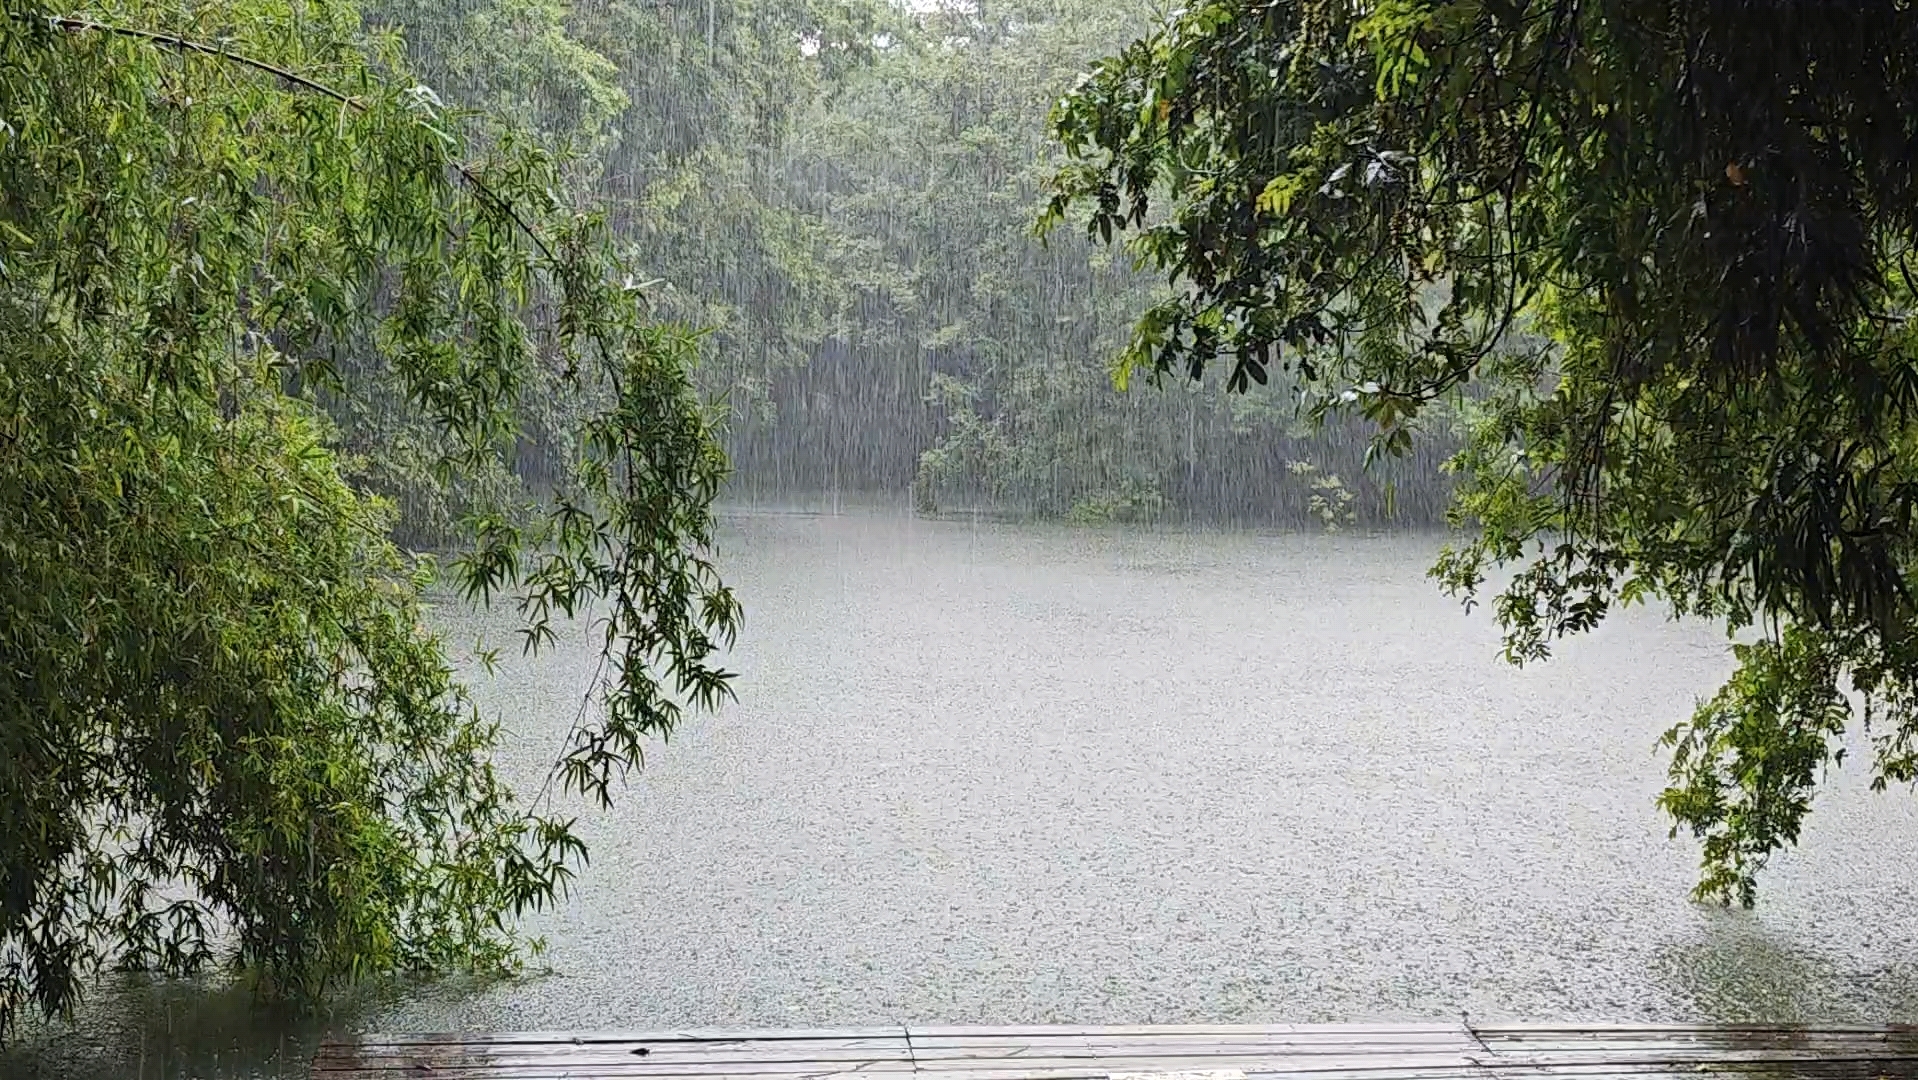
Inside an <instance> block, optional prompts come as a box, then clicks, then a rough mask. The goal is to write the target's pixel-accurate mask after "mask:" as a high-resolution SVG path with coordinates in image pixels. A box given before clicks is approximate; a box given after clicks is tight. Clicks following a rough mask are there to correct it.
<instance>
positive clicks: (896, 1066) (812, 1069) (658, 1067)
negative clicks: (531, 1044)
mask: <svg viewBox="0 0 1918 1080" xmlns="http://www.w3.org/2000/svg"><path fill="white" fill-rule="evenodd" d="M576 1073H577V1074H591V1075H593V1076H606V1077H623V1078H627V1080H632V1078H637V1077H672V1076H683V1077H720V1076H758V1077H767V1078H769V1080H793V1078H796V1077H809V1076H819V1075H825V1074H841V1073H843V1074H848V1075H851V1074H857V1075H860V1076H886V1075H896V1076H911V1075H916V1074H915V1073H914V1070H913V1065H912V1062H910V1061H873V1062H836V1063H835V1062H819V1061H712V1062H693V1063H684V1062H682V1063H678V1064H664V1065H662V1064H654V1063H649V1062H647V1061H646V1060H645V1059H643V1058H638V1059H634V1060H632V1061H628V1062H597V1061H575V1060H572V1059H569V1058H549V1059H547V1060H544V1061H528V1060H520V1061H475V1060H471V1059H455V1060H451V1061H434V1060H430V1059H422V1060H418V1061H414V1062H410V1063H407V1064H404V1065H388V1066H383V1067H374V1068H355V1067H350V1066H348V1067H340V1068H329V1069H324V1070H321V1069H315V1070H314V1073H313V1075H314V1076H316V1077H317V1076H325V1077H328V1078H333V1077H344V1076H353V1077H368V1078H383V1080H394V1078H395V1077H434V1078H439V1080H453V1078H475V1077H485V1078H487V1080H495V1078H498V1080H504V1078H511V1077H532V1076H553V1075H566V1076H571V1075H574V1074H576Z"/></svg>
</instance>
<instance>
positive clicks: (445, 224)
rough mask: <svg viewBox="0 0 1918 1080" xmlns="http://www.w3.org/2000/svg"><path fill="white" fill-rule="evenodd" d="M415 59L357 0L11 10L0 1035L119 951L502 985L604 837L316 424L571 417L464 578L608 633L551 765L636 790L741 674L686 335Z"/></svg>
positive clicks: (500, 423)
mask: <svg viewBox="0 0 1918 1080" xmlns="http://www.w3.org/2000/svg"><path fill="white" fill-rule="evenodd" d="M407 70H408V69H407V65H406V62H405V61H404V59H403V58H402V57H401V55H400V53H399V51H398V49H397V48H395V47H394V46H393V43H391V42H390V41H389V42H387V43H386V44H385V45H384V46H381V45H380V44H379V43H378V42H376V41H372V40H369V38H368V36H367V34H366V33H365V32H364V30H363V27H362V23H361V15H360V13H359V12H358V11H357V10H356V9H355V8H354V7H353V6H352V5H351V4H348V3H313V2H307V3H297V4H284V3H279V2H277V0H220V2H215V3H203V4H194V5H191V6H180V5H173V4H149V3H144V2H141V0H132V2H127V3H114V4H102V5H97V6H95V7H93V8H91V9H88V10H87V11H86V12H85V13H83V14H74V13H73V12H71V11H59V12H55V11H51V10H48V9H46V8H44V7H41V6H40V5H38V4H35V3H32V2H28V3H26V4H24V5H22V4H17V3H16V4H12V5H10V6H9V8H8V13H7V16H6V17H5V18H0V103H4V104H0V505H4V506H5V507H6V512H5V514H4V516H3V517H0V570H4V573H0V657H4V661H0V664H3V665H4V667H3V668H0V1035H4V1033H5V1032H6V1030H7V1029H8V1027H9V1026H10V1025H11V1024H12V1023H14V1022H15V1021H16V1020H17V1019H18V1018H19V1016H20V1015H21V1013H22V1011H23V1010H28V1009H34V1010H41V1011H45V1012H49V1013H61V1012H65V1011H67V1010H69V1009H70V1008H71V1006H72V1004H73V1002H74V999H75V996H76V994H77V993H78V992H79V990H80V988H81V986H82V984H83V980H84V979H85V977H86V976H87V974H88V973H89V972H92V971H94V970H97V969H99V968H100V967H102V966H104V965H108V964H117V965H122V966H127V967H131V968H139V969H149V970H156V971H161V972H166V973H184V972H190V971H194V970H197V969H200V968H203V967H205V966H207V965H209V964H211V963H214V962H215V961H216V960H222V959H225V960H230V961H232V962H233V963H235V964H237V965H238V966H240V967H242V968H244V969H246V970H249V971H251V972H253V973H254V974H256V975H257V976H258V977H260V978H261V979H262V980H263V981H264V982H265V983H266V984H268V985H270V986H274V987H277V988H279V989H280V990H283V991H287V992H292V993H296V994H304V993H310V992H312V991H315V990H317V989H318V988H320V987H323V986H325V985H327V984H329V983H330V982H333V981H335V980H338V979H344V978H353V977H361V976H367V975H375V974H381V973H387V972H404V971H443V970H448V969H477V970H482V971H485V970H497V969H500V968H502V967H506V966H510V964H511V963H512V962H513V959H514V956H515V946H514V944H513V941H512V939H511V936H510V933H509V930H510V925H511V924H510V920H511V918H512V916H513V915H515V914H516V913H518V912H521V911H523V910H525V909H527V908H529V907H536V906H538V905H542V904H545V903H548V902H550V901H552V900H554V899H555V898H556V897H557V896H558V895H559V894H560V893H561V892H562V891H563V889H564V887H565V885H566V882H567V880H568V877H569V875H570V874H571V872H572V868H573V867H574V866H576V865H577V863H578V861H579V860H580V859H581V858H583V857H584V848H583V846H582V845H581V844H580V842H579V840H578V839H577V838H576V837H575V836H574V834H573V832H572V830H571V827H570V822H568V821H567V820H564V819H562V818H557V817H554V816H552V814H551V812H550V810H549V809H547V808H546V806H545V805H544V804H543V803H540V802H538V801H537V800H536V801H535V802H534V803H531V804H529V803H526V802H524V801H516V800H515V799H514V797H513V793H512V792H510V791H509V790H508V789H507V788H506V787H505V785H504V784H503V783H502V782H501V781H500V780H499V778H498V777H496V776H495V774H494V772H493V768H492V764H491V760H490V750H491V748H492V747H493V745H494V743H495V742H496V740H497V738H498V737H499V729H498V727H497V725H496V723H495V722H493V721H491V720H489V719H487V718H485V717H483V716H481V715H480V714H479V713H478V712H477V711H476V710H475V709H474V708H473V707H472V705H471V704H470V702H469V701H468V700H467V698H466V696H465V694H464V692H463V690H462V688H461V686H460V684H459V683H458V681H457V680H456V679H455V678H454V675H453V673H452V669H451V667H450V665H449V662H448V658H447V654H446V651H445V649H444V648H443V646H442V643H441V642H440V641H439V640H438V639H437V638H436V637H435V636H434V634H433V633H432V632H431V631H430V630H428V629H427V628H426V627H425V625H424V622H423V614H422V610H421V606H420V597H421V590H422V589H423V588H424V587H425V585H426V584H427V583H428V582H429V580H431V579H432V578H433V576H434V564H433V563H432V562H431V561H429V560H424V559H416V558H413V557H411V556H407V555H405V554H404V553H402V551H401V550H400V549H398V548H397V547H395V546H394V544H393V543H392V542H391V541H390V540H389V539H388V535H389V532H388V530H389V527H390V525H391V524H392V521H393V511H394V508H393V504H392V503H390V502H388V501H386V500H384V499H381V498H378V497H375V496H373V495H370V494H367V493H366V489H364V488H362V487H361V486H359V485H356V484H353V483H349V482H348V480H347V476H346V474H345V473H343V467H344V466H345V464H346V462H344V461H343V459H342V457H341V456H340V454H339V453H338V452H336V450H335V446H336V445H337V442H338V431H337V428H336V423H337V416H338V414H339V410H338V409H337V408H332V409H330V408H329V406H333V407H337V406H338V405H339V404H340V403H341V402H354V401H361V402H365V401H370V400H378V401H380V402H381V403H382V405H381V407H382V408H386V409H392V410H398V411H401V412H404V413H406V414H408V415H410V416H412V417H415V418H417V419H418V420H419V421H420V423H421V424H423V425H424V427H425V428H426V429H428V430H430V431H431V432H433V433H434V435H435V439H436V443H435V448H434V452H433V453H432V455H431V464H432V466H433V468H434V469H435V470H436V471H437V472H438V474H439V475H442V476H449V475H453V474H456V473H460V472H462V471H473V470H485V469H487V468H497V467H500V466H501V464H502V463H510V462H511V460H512V458H513V455H514V454H515V453H516V449H517V448H518V447H519V446H520V445H521V442H522V439H521V436H522V435H524V434H525V432H526V431H527V427H528V424H529V423H530V420H529V418H530V417H532V416H534V414H535V413H536V412H537V410H536V408H535V406H537V405H539V404H540V403H541V401H543V400H545V399H546V398H547V397H548V395H550V394H553V393H558V394H562V395H564V396H565V397H566V399H567V400H568V401H569V402H571V407H570V410H569V412H568V413H567V415H566V417H565V418H564V420H565V424H566V426H565V429H564V430H563V431H562V432H560V433H559V435H558V436H556V437H555V438H554V439H552V440H550V441H551V444H552V447H555V448H557V450H558V451H562V452H563V453H561V454H560V456H559V462H560V463H559V465H558V466H556V467H555V468H554V469H553V470H552V475H551V477H550V480H551V483H550V488H549V490H548V491H547V492H546V493H545V494H544V495H543V496H542V498H541V499H540V500H538V501H537V502H531V501H524V500H522V501H521V502H520V503H519V504H516V505H506V504H499V505H496V506H493V507H491V508H490V509H489V508H487V507H481V508H480V511H478V512H476V513H475V514H474V515H473V516H471V517H469V518H467V519H466V521H465V523H464V528H465V530H466V533H467V536H468V545H467V549H466V554H464V555H463V556H462V557H460V558H459V559H458V560H456V561H455V562H454V563H453V564H452V566H451V580H452V582H453V583H454V584H455V585H457V586H458V587H460V588H462V589H464V591H465V592H467V593H468V594H469V595H472V596H478V597H495V596H502V595H504V596H510V597H512V598H513V599H514V602H516V603H517V605H518V608H519V611H520V613H521V615H522V616H523V625H524V628H525V629H524V633H525V635H526V641H527V643H528V644H529V645H530V646H534V647H537V646H538V645H540V644H541V643H543V642H545V641H547V640H549V639H550V637H551V636H552V634H553V632H554V627H555V625H556V623H557V622H559V621H561V620H564V619H566V618H568V617H570V616H574V615H576V614H586V613H589V612H590V613H591V614H592V616H593V617H594V618H595V619H596V620H597V621H598V622H597V625H598V626H599V627H601V628H602V629H603V631H604V638H603V640H604V643H605V650H606V664H605V666H604V669H603V670H604V672H605V676H604V679H603V683H602V685H601V686H599V687H598V688H597V690H596V691H595V693H596V696H597V697H598V698H599V702H598V704H599V705H600V708H598V709H591V710H583V711H582V714H581V720H580V723H579V724H578V725H577V726H576V728H575V729H574V731H573V732H572V733H571V736H570V742H569V744H568V745H567V747H566V748H565V750H564V753H563V757H562V758H561V760H559V761H558V762H556V763H555V765H554V781H553V783H554V784H555V785H556V786H563V787H565V788H570V789H572V790H574V791H578V792H582V793H585V794H587V795H589V796H593V797H597V798H599V799H601V800H605V799H608V798H610V797H611V794H612V789H613V786H614V784H615V783H616V782H617V781H618V779H619V777H620V776H621V775H622V774H623V773H624V772H625V771H626V770H627V769H629V768H631V767H632V766H634V765H635V764H637V762H638V759H639V755H640V749H641V744H642V740H643V739H644V738H646V737H647V736H648V735H651V734H655V733H659V732H663V731H665V730H667V729H669V728H670V727H671V726H672V724H673V723H674V722H675V720H676V719H677V718H678V717H679V715H680V711H681V709H682V708H684V707H687V706H706V705H711V704H712V703H714V702H715V701H716V700H718V699H719V698H720V697H721V696H722V695H723V694H725V693H726V688H727V679H728V676H727V674H726V673H725V672H724V671H723V670H722V669H721V668H720V667H719V666H718V665H717V663H716V654H717V652H718V650H719V649H720V648H722V647H723V646H724V645H725V643H726V642H727V641H728V639H729V638H730V635H731V634H732V632H733V629H734V627H735V625H736V623H737V618H738V607H737V605H736V603H735V601H734V599H733V597H732V595H731V594H730V593H729V592H728V591H727V590H726V589H725V587H724V586H723V585H722V584H721V583H720V582H719V580H718V579H717V577H716V576H715V573H714V570H713V567H712V566H711V565H710V563H709V562H708V561H707V556H706V553H705V552H706V547H707V544H708V541H709V539H710V529H711V513H710V505H711V502H712V499H713V498H714V496H715V493H716V492H717V490H718V487H719V485H720V483H721V480H722V478H723V476H724V473H725V465H724V455H723V453H722V452H721V450H720V448H719V444H718V442H717V440H716V437H715V435H714V432H713V429H712V426H711V422H710V416H709V414H708V410H707V409H706V408H705V407H703V406H702V405H701V404H700V402H699V400H698V398H697V396H696V394H695V393H694V391H693V389H692V385H691V382H690V374H689V373H690V370H691V368H692V366H693V361H694V356H695V353H696V340H695V337H694V335H693V334H692V333H691V332H689V331H687V330H684V329H681V328H679V327H676V326H673V325H670V324H666V323H662V322H658V321H656V320H655V319H654V318H653V317H651V316H650V315H649V314H648V309H647V303H646V299H645V296H644V294H643V292H642V290H641V289H640V288H639V286H638V283H639V282H640V281H641V280H642V278H641V277H640V276H639V275H638V273H637V269H636V268H633V267H630V266H628V265H627V264H625V263H624V262H623V261H622V260H621V258H620V257H619V255H618V254H617V252H616V250H615V248H614V245H613V244H612V242H611V239H610V236H609V233H608V230H607V228H606V223H605V221H604V220H603V219H602V217H601V216H600V215H598V214H595V213H593V212H590V211H587V210H582V209H578V208H575V207H573V206H571V205H569V204H568V203H567V201H566V199H565V197H564V192H565V191H567V190H568V189H567V187H566V185H565V184H564V183H562V182H561V181H560V179H559V178H558V176H557V172H558V171H559V168H560V163H559V162H558V161H556V159H555V158H553V157H552V156H551V155H549V154H547V153H545V152H543V151H541V150H539V149H537V148H536V147H535V146H534V145H533V144H531V143H528V142H526V141H524V140H521V139H516V138H515V137H513V136H512V135H511V134H510V133H508V132H506V130H505V129H503V128H502V129H500V132H499V134H500V137H499V138H498V139H497V140H495V141H491V142H476V141H468V140H467V139H466V138H464V137H463V136H462V134H461V133H462V131H464V130H466V129H467V128H468V127H469V126H470V125H467V124H465V123H464V122H463V121H462V120H461V118H460V117H459V116H457V115H456V114H455V113H454V112H453V111H452V110H449V109H447V108H446V107H445V106H444V105H443V103H442V102H441V101H440V100H439V98H438V97H437V96H436V95H435V94H434V93H433V92H432V91H431V90H429V89H427V88H426V87H424V86H422V85H420V84H419V83H418V82H417V81H416V80H415V79H413V78H411V77H409V75H408V73H407ZM345 413H346V415H348V416H349V418H350V417H351V415H353V414H352V411H351V410H350V409H349V410H345ZM561 436H563V437H561ZM495 511H497V512H495Z"/></svg>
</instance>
